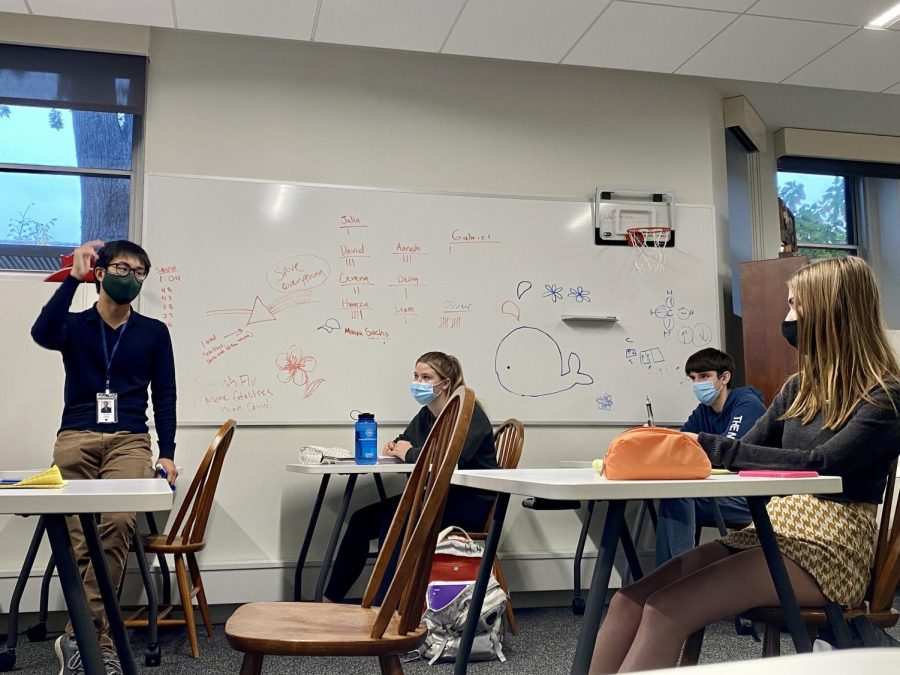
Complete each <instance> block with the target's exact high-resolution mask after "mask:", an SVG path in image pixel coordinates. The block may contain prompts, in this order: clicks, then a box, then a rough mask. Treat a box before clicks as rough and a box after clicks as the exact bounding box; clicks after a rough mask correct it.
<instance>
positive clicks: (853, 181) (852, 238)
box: [776, 157, 862, 255]
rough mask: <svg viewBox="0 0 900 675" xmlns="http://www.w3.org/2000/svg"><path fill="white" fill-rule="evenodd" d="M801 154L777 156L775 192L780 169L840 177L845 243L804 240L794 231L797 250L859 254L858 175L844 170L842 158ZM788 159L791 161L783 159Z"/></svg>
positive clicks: (800, 251) (799, 251) (860, 182)
mask: <svg viewBox="0 0 900 675" xmlns="http://www.w3.org/2000/svg"><path fill="white" fill-rule="evenodd" d="M804 159H805V158H798V157H790V158H789V157H780V158H779V159H778V166H777V168H776V172H777V173H776V192H778V189H777V182H778V180H777V178H778V176H777V174H780V173H802V174H812V175H818V176H837V177H840V178H843V179H844V216H845V219H846V229H847V243H846V244H824V243H816V242H806V241H801V240H800V233H799V232H797V233H796V238H797V243H796V246H797V251H796V252H797V253H798V254H800V255H802V250H801V249H812V250H819V251H846V252H847V254H848V255H861V253H862V250H861V247H860V243H859V240H860V232H859V231H860V227H861V223H860V216H861V212H860V208H859V207H860V205H859V199H858V194H859V190H860V187H861V184H862V178H860V177H859V176H858V175H854V174H853V173H848V172H847V171H846V169H847V168H848V167H847V166H846V165H845V164H846V163H844V162H837V161H836V162H828V161H823V160H808V161H802V160H804ZM786 160H792V161H786Z"/></svg>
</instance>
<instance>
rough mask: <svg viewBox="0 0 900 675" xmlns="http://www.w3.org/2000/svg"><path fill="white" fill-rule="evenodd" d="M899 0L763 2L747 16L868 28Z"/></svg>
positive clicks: (782, 0)
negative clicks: (756, 15) (870, 23)
mask: <svg viewBox="0 0 900 675" xmlns="http://www.w3.org/2000/svg"><path fill="white" fill-rule="evenodd" d="M896 3H897V0H759V2H757V3H756V4H755V5H753V7H752V8H751V9H750V10H749V11H748V12H747V14H760V15H762V16H775V17H781V18H784V19H807V20H810V21H825V22H834V23H845V24H849V25H853V26H864V25H865V24H867V23H869V21H871V20H872V19H875V18H876V17H878V16H880V15H881V14H883V13H884V12H885V11H886V10H888V9H890V8H891V7H892V6H894V5H895V4H896Z"/></svg>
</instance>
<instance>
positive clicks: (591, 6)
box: [443, 0, 610, 63]
mask: <svg viewBox="0 0 900 675" xmlns="http://www.w3.org/2000/svg"><path fill="white" fill-rule="evenodd" d="M609 4H610V3H609V0H554V1H553V2H546V0H469V2H468V3H467V4H466V7H465V9H464V10H463V13H462V15H461V16H460V17H459V21H458V22H457V23H456V26H455V27H454V29H453V32H452V33H451V34H450V37H449V38H448V40H447V44H446V46H445V47H444V49H443V51H444V52H445V53H450V54H466V55H468V56H485V57H491V58H499V59H516V60H518V61H541V62H544V63H557V62H559V60H560V59H561V58H562V57H563V56H565V54H566V52H568V51H569V50H570V49H571V48H572V45H573V44H575V42H576V41H577V40H578V38H579V37H580V36H581V35H582V34H583V33H584V31H585V30H586V29H587V27H588V26H590V25H591V22H592V21H594V19H596V18H597V16H598V15H599V14H600V13H601V12H602V11H603V10H604V9H605V8H606V7H607V6H608V5H609Z"/></svg>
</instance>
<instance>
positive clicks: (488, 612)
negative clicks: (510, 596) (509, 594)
mask: <svg viewBox="0 0 900 675" xmlns="http://www.w3.org/2000/svg"><path fill="white" fill-rule="evenodd" d="M460 587H461V590H459V592H458V593H456V595H455V597H453V598H452V599H451V600H450V601H449V602H448V603H447V604H446V605H443V606H440V605H436V603H438V602H441V601H443V599H446V598H447V597H451V596H452V595H453V593H455V592H456V591H457V590H458V589H460ZM474 588H475V582H474V581H473V582H470V583H460V582H445V581H432V582H431V583H429V584H428V603H427V606H426V609H425V613H424V615H423V616H422V618H423V620H424V621H425V625H426V626H427V628H428V636H427V637H426V638H425V642H424V643H423V644H422V645H421V646H420V647H419V654H420V655H421V657H422V658H424V659H425V660H427V661H428V663H429V664H434V663H443V662H447V661H453V660H455V659H456V653H457V652H458V651H459V642H460V639H461V638H462V633H463V628H464V627H465V623H466V618H467V617H468V616H469V605H470V604H471V602H472V591H473V590H474ZM433 599H434V600H433ZM505 609H506V593H505V592H504V591H503V589H502V588H500V584H498V583H497V580H496V579H495V578H494V577H493V576H491V579H490V581H489V582H488V587H487V591H486V593H485V596H484V604H483V605H482V607H481V614H480V615H479V617H478V626H477V628H476V629H475V640H474V641H473V642H472V652H471V653H470V654H469V661H492V660H494V659H499V660H500V661H501V662H503V661H506V657H505V656H504V655H503V637H504V629H503V611H504V610H505Z"/></svg>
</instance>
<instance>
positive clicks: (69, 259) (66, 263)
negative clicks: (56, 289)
mask: <svg viewBox="0 0 900 675" xmlns="http://www.w3.org/2000/svg"><path fill="white" fill-rule="evenodd" d="M74 263H75V254H74V253H69V254H68V255H61V256H59V264H60V269H58V270H56V271H55V272H54V273H53V274H51V275H50V276H48V277H47V278H46V279H44V281H51V282H52V281H57V282H63V281H65V278H66V277H67V276H69V275H70V274H72V265H73V264H74ZM81 281H82V282H83V283H86V284H88V283H93V282H94V270H90V271H89V272H88V273H87V274H85V275H84V279H82V280H81Z"/></svg>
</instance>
